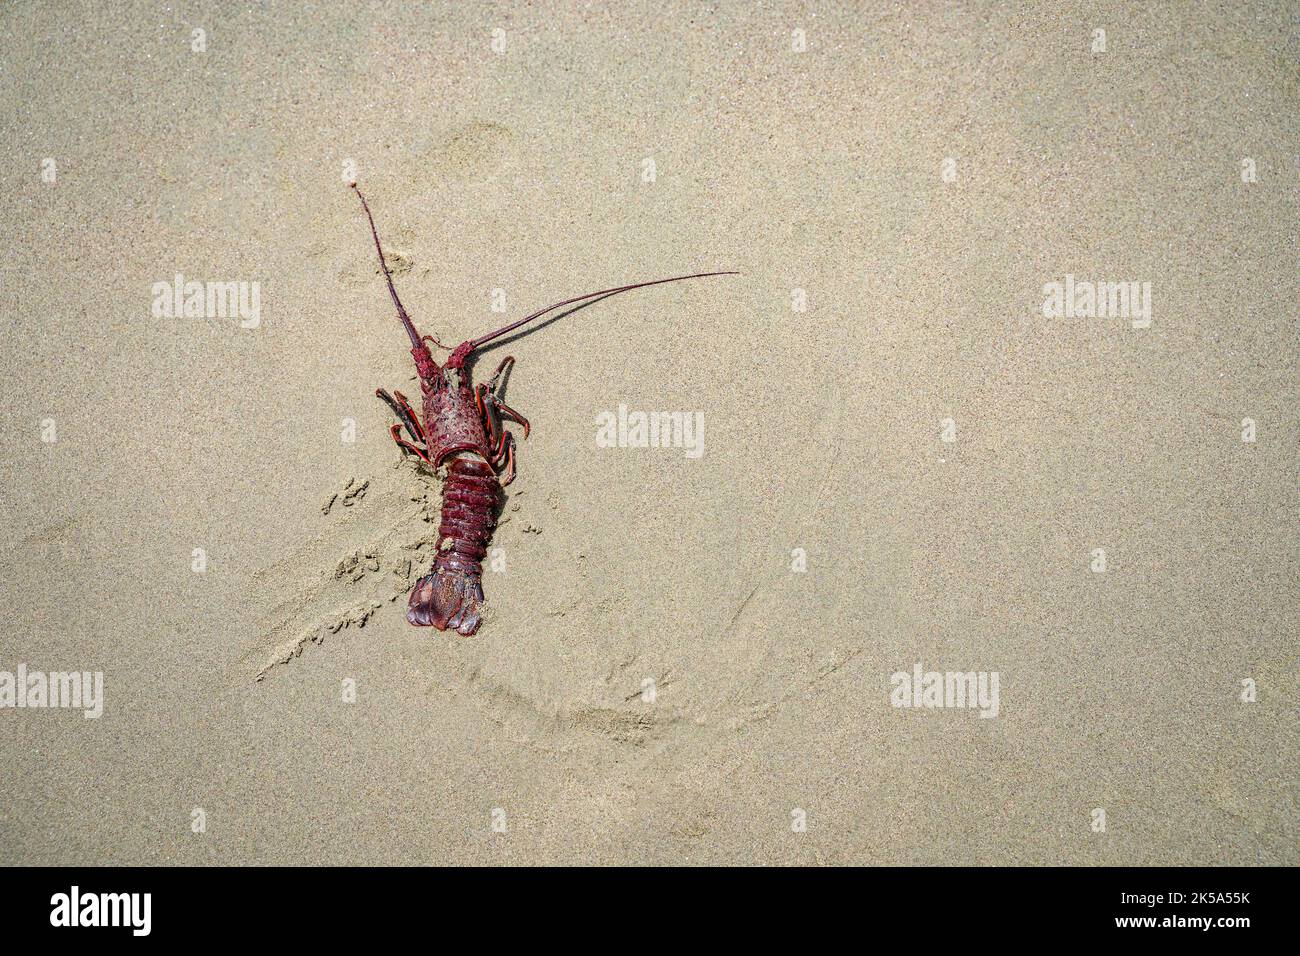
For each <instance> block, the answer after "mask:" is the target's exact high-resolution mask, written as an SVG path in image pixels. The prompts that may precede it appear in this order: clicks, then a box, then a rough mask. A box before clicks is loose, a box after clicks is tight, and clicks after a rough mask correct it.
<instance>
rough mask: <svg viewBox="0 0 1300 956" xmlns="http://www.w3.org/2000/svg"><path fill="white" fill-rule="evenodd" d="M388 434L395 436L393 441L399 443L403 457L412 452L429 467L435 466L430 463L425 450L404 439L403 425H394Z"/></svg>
mask: <svg viewBox="0 0 1300 956" xmlns="http://www.w3.org/2000/svg"><path fill="white" fill-rule="evenodd" d="M388 433H389V434H390V435H392V436H393V441H395V442H397V447H398V448H400V449H402V454H403V455H405V454H406V453H407V452H408V451H409V452H412V453H413V454H414V455H415V456H416V457H417V458H419V459H420V460H421V461H423V462H424V463H425V464H428V465H432V464H433V462H431V461H429V453H428V452H427V451H426V450H425V449H423V448H420V447H418V446H416V445H412V444H411V443H410V442H409V441H407V440H406V439H405V438H403V437H402V426H401V425H394V426H393V427H392V428H390V429H389V430H388Z"/></svg>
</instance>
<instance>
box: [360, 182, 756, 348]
mask: <svg viewBox="0 0 1300 956" xmlns="http://www.w3.org/2000/svg"><path fill="white" fill-rule="evenodd" d="M363 201H364V200H363ZM738 275H740V273H739V272H697V273H695V274H694V275H689V276H673V277H672V278H671V279H655V280H654V281H653V282H635V283H633V284H632V285H621V286H617V287H616V288H613V289H602V290H601V291H599V292H588V293H587V294H586V295H578V296H574V297H573V298H572V299H565V300H564V301H563V302H557V303H555V304H554V305H548V306H547V307H546V308H544V309H539V310H538V311H536V312H534V313H533V314H532V315H526V316H524V317H523V318H522V319H520V320H519V321H518V322H511V323H510V324H509V325H507V326H505V327H503V328H500V329H497V330H496V331H495V332H489V333H488V334H487V335H480V336H479V337H478V338H476V339H474V340H473V341H472V342H470V343H469V344H470V351H473V350H474V349H476V348H478V347H479V346H480V345H483V344H484V343H486V342H491V341H492V340H493V339H495V338H497V337H499V336H502V335H505V334H506V333H507V332H513V331H514V330H515V329H517V328H519V326H521V325H525V324H526V323H528V322H531V321H533V319H538V318H541V317H542V316H543V315H545V314H546V313H547V312H551V311H553V310H555V309H558V308H559V307H560V306H562V305H572V304H573V303H574V302H581V301H583V300H584V299H595V298H597V297H598V296H602V295H616V294H617V293H619V292H630V291H631V290H633V289H644V288H645V287H646V286H648V285H663V284H664V283H665V282H681V281H682V280H683V279H703V278H705V277H707V276H738Z"/></svg>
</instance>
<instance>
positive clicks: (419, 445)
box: [352, 183, 736, 634]
mask: <svg viewBox="0 0 1300 956" xmlns="http://www.w3.org/2000/svg"><path fill="white" fill-rule="evenodd" d="M352 188H353V189H356V191H357V197H358V198H359V199H360V200H361V207H362V208H363V209H364V210H365V212H366V218H367V219H368V220H369V222H370V234H371V236H373V237H374V240H375V250H376V251H377V252H378V253H379V266H380V268H381V269H382V270H383V273H384V279H385V281H387V283H388V292H389V295H391V296H392V299H393V305H394V306H396V308H397V317H398V318H399V319H401V321H402V325H403V326H404V327H405V329H406V334H407V336H408V337H409V338H410V340H411V356H412V357H413V358H414V359H415V369H416V371H417V372H418V373H419V375H420V390H421V392H422V393H423V401H422V403H421V404H422V409H421V412H422V414H416V411H415V409H413V408H412V407H411V403H410V402H409V401H407V399H406V396H404V395H403V394H402V393H401V392H397V391H394V392H393V394H392V395H390V394H389V393H388V392H386V391H385V390H384V389H382V388H381V389H378V390H377V391H376V392H375V394H376V395H378V396H379V397H380V398H382V399H383V400H384V401H385V402H386V403H387V404H388V406H389V407H390V408H391V409H392V410H393V413H394V414H395V415H397V418H398V419H399V421H398V423H397V424H395V425H393V426H392V429H391V432H392V436H393V441H395V442H396V443H397V447H398V448H400V449H401V450H402V454H403V455H415V456H416V457H417V458H419V459H420V460H421V461H423V462H425V463H427V464H428V465H429V466H430V467H432V468H435V469H437V468H441V467H445V474H444V476H443V488H442V519H441V522H440V524H439V525H438V556H437V557H436V558H434V561H433V569H432V570H431V571H430V572H429V573H428V574H426V575H425V576H424V577H422V578H420V580H419V581H417V582H416V584H415V588H414V589H413V590H412V591H411V597H410V600H409V601H408V602H407V608H406V619H407V620H408V621H410V622H411V623H412V624H417V625H422V626H429V625H431V626H433V627H436V628H438V629H439V630H440V631H445V630H454V631H458V632H460V633H461V634H473V633H474V632H475V631H477V630H478V627H479V624H480V623H481V622H482V610H483V605H484V603H485V602H484V598H483V570H482V562H483V558H484V556H485V555H486V554H487V547H488V543H489V542H490V541H491V540H492V531H493V529H494V528H495V527H496V516H497V512H498V511H499V510H500V507H501V503H502V500H503V499H504V492H503V491H502V489H503V488H504V487H505V486H506V485H508V484H510V482H512V481H513V480H514V478H515V438H514V435H513V434H511V433H510V432H508V431H507V430H506V427H505V423H507V422H513V423H515V424H517V425H521V426H523V429H524V438H525V439H526V438H527V437H528V433H529V431H530V427H529V424H528V420H527V419H526V418H524V417H523V416H522V415H520V414H519V413H518V412H516V411H515V410H514V409H513V408H511V407H510V406H509V405H507V404H506V403H505V402H504V401H503V400H502V398H501V393H502V391H503V385H504V379H505V377H506V376H507V375H508V373H509V370H510V369H511V368H512V367H513V365H514V361H515V360H514V357H513V356H507V357H506V358H504V359H502V361H501V364H500V365H498V366H497V368H496V371H495V372H493V374H492V378H491V379H490V380H489V381H487V382H480V383H479V384H478V385H475V384H474V383H473V379H472V376H471V374H470V370H469V368H468V367H467V364H466V363H467V362H468V361H469V359H470V357H471V356H472V355H473V353H474V352H475V351H476V350H478V349H479V348H481V347H482V346H484V345H486V344H487V343H488V342H490V341H492V340H493V339H496V338H499V337H500V336H502V335H505V334H506V333H508V332H513V331H514V330H515V329H517V328H519V327H520V326H522V325H524V324H525V323H528V322H531V321H533V320H534V319H536V318H539V317H541V316H543V315H545V314H546V313H548V312H552V311H554V310H555V309H558V308H560V307H561V306H565V305H572V304H574V303H578V302H583V301H586V300H589V299H597V298H600V297H601V296H606V295H615V294H617V293H619V292H627V291H629V290H631V289H640V288H643V287H645V286H651V285H660V284H662V283H665V282H678V281H680V280H682V279H700V278H704V277H705V276H717V275H736V273H734V272H698V273H695V274H694V275H688V276H674V277H673V278H671V279H656V280H654V281H652V282H636V283H633V284H632V285H624V286H618V287H616V288H613V289H603V290H601V291H600V292H589V293H587V294H586V295H580V296H575V297H574V298H572V299H565V300H564V301H563V302H557V303H555V304H554V305H550V306H547V307H546V308H544V309H540V310H539V311H537V312H534V313H532V314H531V315H527V316H525V317H524V318H522V319H520V320H518V321H517V322H512V323H510V324H509V325H507V326H504V327H503V328H500V329H497V330H496V331H494V332H489V333H488V334H487V335H481V336H479V337H478V338H476V339H471V340H469V341H467V342H462V343H461V344H460V345H458V346H456V347H455V348H454V349H447V351H450V353H451V354H450V355H448V356H447V361H446V362H445V363H444V364H442V365H439V364H438V363H437V362H436V361H434V358H433V353H432V352H430V351H429V346H428V344H427V343H429V342H432V343H433V344H434V345H435V346H437V347H438V348H441V349H446V348H447V347H446V346H444V345H443V344H442V343H441V342H439V341H438V340H437V339H435V338H434V337H433V336H429V335H426V336H423V337H422V336H421V335H420V334H419V333H418V332H416V330H415V325H414V324H413V323H412V322H411V317H410V316H409V315H407V314H406V309H404V308H403V307H402V301H401V299H399V298H398V297H397V289H396V288H395V287H394V286H393V276H392V273H390V272H389V270H388V263H387V262H385V261H384V249H383V246H382V245H380V242H379V232H378V230H377V229H376V228H375V218H374V216H372V215H371V214H370V206H369V205H367V203H366V199H365V197H364V196H362V195H361V190H359V189H357V188H356V184H355V183H353V184H352ZM403 428H405V430H406V435H407V436H408V437H405V438H404V437H402V429H403Z"/></svg>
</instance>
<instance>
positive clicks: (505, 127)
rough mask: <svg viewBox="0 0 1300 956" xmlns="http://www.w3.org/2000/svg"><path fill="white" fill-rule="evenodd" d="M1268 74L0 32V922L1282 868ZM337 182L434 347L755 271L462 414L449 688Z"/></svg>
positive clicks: (1083, 13)
mask: <svg viewBox="0 0 1300 956" xmlns="http://www.w3.org/2000/svg"><path fill="white" fill-rule="evenodd" d="M1298 18H1300V6H1297V5H1296V4H1295V3H1248V2H1227V0H1224V2H1207V3H1196V4H1192V3H1170V4H1151V5H1146V4H1118V3H1117V4H1109V3H1083V2H1066V3H1060V4H1031V3H1026V4H1003V3H966V4H961V5H955V6H948V5H941V4H930V3H863V4H854V5H839V4H835V5H830V4H827V5H821V4H788V5H787V4H780V3H765V4H741V3H736V4H726V5H722V7H721V8H717V7H710V6H706V5H697V4H685V3H677V2H666V3H653V4H649V3H647V4H643V5H639V6H638V5H628V4H615V5H610V6H609V8H604V5H600V4H585V3H557V4H551V3H537V4H532V5H527V6H515V5H504V4H502V5H484V4H447V5H443V4H433V3H418V4H417V3H396V2H394V3H368V2H358V3H340V4H332V3H319V4H297V3H288V2H268V3H242V4H216V3H191V2H181V3H173V4H159V3H113V4H90V3H85V4H78V3H50V4H35V3H9V4H5V5H4V6H3V8H2V9H0V67H2V70H3V74H2V75H3V80H4V82H3V83H2V84H0V102H2V103H3V110H2V117H0V132H2V133H3V136H2V137H0V157H3V172H2V173H0V175H2V176H3V182H4V193H5V199H4V204H5V207H6V213H5V215H4V217H3V221H2V222H0V236H2V238H3V240H4V248H5V250H6V255H5V257H4V262H3V265H2V266H0V307H2V311H0V315H2V317H3V321H4V340H5V348H4V358H3V361H2V362H0V376H2V378H3V382H4V396H5V401H4V402H3V405H2V406H0V425H2V431H3V440H4V454H3V482H4V489H5V508H4V511H3V517H2V518H0V521H3V533H4V541H5V542H6V544H7V545H8V547H7V548H6V549H5V554H4V556H3V558H2V559H0V560H2V561H3V574H2V576H0V580H3V588H4V597H5V602H6V605H7V606H8V608H9V613H8V615H7V620H6V624H5V627H4V629H3V632H2V633H0V672H16V668H17V667H18V665H20V664H22V665H25V667H26V668H28V669H29V670H33V671H35V670H39V671H44V672H51V671H73V670H75V671H79V672H80V671H85V672H102V674H103V681H104V700H103V713H102V716H100V717H98V719H85V718H84V717H83V716H82V715H81V714H80V713H78V712H76V711H75V710H72V709H66V708H62V709H56V708H50V707H46V708H44V709H37V708H23V709H19V708H17V707H14V708H12V709H10V708H5V707H0V763H2V764H3V767H4V772H3V773H0V863H4V864H52V863H63V864H85V863H144V864H151V863H176V864H211V863H239V864H263V863H381V864H387V863H457V864H539V863H559V864H569V863H612V864H667V863H691V864H700V863H765V864H799V863H821V864H847V863H870V864H884V863H905V864H913V863H915V864H938V863H945V864H1058V863H1070V864H1085V865H1094V864H1095V865H1115V864H1139V865H1145V864H1296V863H1300V849H1297V846H1298V844H1297V837H1298V836H1300V825H1298V823H1297V779H1300V759H1298V750H1297V740H1300V733H1298V731H1300V726H1298V724H1300V721H1298V720H1297V709H1296V700H1297V693H1298V692H1300V680H1298V671H1297V660H1298V657H1300V655H1298V654H1297V635H1298V634H1300V627H1298V624H1300V615H1298V614H1297V608H1298V607H1300V602H1298V600H1297V599H1298V598H1300V586H1298V574H1297V570H1298V567H1297V531H1298V530H1300V529H1298V528H1297V514H1298V511H1297V504H1298V503H1300V502H1298V501H1297V494H1296V488H1297V482H1296V477H1297V468H1296V465H1297V425H1298V424H1300V422H1298V421H1297V408H1298V407H1300V406H1298V405H1297V398H1298V397H1300V396H1298V395H1297V375H1296V367H1297V362H1296V359H1297V329H1296V302H1297V291H1300V290H1298V288H1297V275H1300V271H1298V269H1297V265H1298V264H1300V263H1298V259H1297V246H1296V223H1297V213H1298V212H1300V191H1298V189H1297V166H1296V157H1297V132H1298V130H1300V122H1298V120H1297V117H1298V115H1300V113H1298V107H1300V76H1298V74H1297V62H1300V57H1298V54H1300V34H1298V33H1297V31H1298V30H1300V26H1298V22H1300V21H1298ZM1099 29H1100V30H1104V31H1105V36H1104V42H1102V43H1101V44H1100V45H1101V46H1103V47H1104V49H1101V48H1099V39H1100V37H1099V35H1098V34H1097V33H1096V32H1095V31H1097V30H1099ZM196 30H201V31H202V33H201V34H196V33H195V32H194V31H196ZM494 31H500V32H494ZM196 47H198V49H196ZM349 175H355V176H356V178H357V181H358V182H359V184H360V185H361V187H362V189H363V190H364V191H365V193H366V196H367V198H368V200H369V201H370V203H371V206H372V208H373V210H374V213H375V217H376V220H377V223H378V225H379V229H380V231H381V234H382V235H383V237H384V240H385V242H386V244H387V247H388V252H389V261H390V262H391V263H392V265H393V268H394V272H395V274H396V282H397V285H398V288H399V291H400V292H401V295H402V298H403V300H404V302H405V304H406V306H407V308H408V309H409V311H410V312H411V314H412V316H413V317H414V319H415V321H416V323H417V324H418V325H419V327H420V330H421V332H427V333H431V334H434V335H436V336H438V337H439V338H440V339H442V340H444V341H447V342H450V343H455V342H459V341H461V340H464V339H467V338H472V337H474V336H477V335H480V334H482V333H484V332H486V331H488V330H490V329H492V328H495V327H498V326H500V325H503V324H505V323H506V322H507V321H510V320H512V319H515V318H518V317H521V316H523V315H525V314H527V313H528V312H530V311H532V310H533V309H536V308H540V307H541V306H543V305H546V304H548V303H550V302H553V301H557V300H560V299H563V298H567V297H569V296H574V295H578V294H580V293H583V292H589V291H593V290H597V289H601V288H605V287H609V286H615V285H619V284H621V283H626V282H633V281H637V280H641V279H654V278H661V277H666V276H673V275H679V274H682V273H690V272H698V271H705V270H714V269H734V270H739V271H740V272H741V273H742V275H740V276H729V277H721V278H711V279H702V280H698V281H692V282H683V283H677V284H671V285H665V286H660V287H657V288H652V289H645V290H640V291H636V292H632V293H629V294H626V295H620V296H617V297H614V298H610V299H607V300H605V301H601V302H599V303H597V304H594V305H591V306H589V307H587V308H584V309H581V310H579V311H577V312H574V313H572V314H570V315H566V316H565V317H564V318H562V319H560V320H559V321H557V322H554V323H551V324H549V325H547V326H545V327H544V328H541V329H539V330H538V331H536V332H534V333H532V334H529V335H525V336H523V337H520V338H517V339H514V340H513V341H511V342H510V343H509V345H508V347H506V348H500V349H493V350H491V351H489V352H487V353H485V355H484V356H483V357H482V358H481V359H480V360H479V362H478V364H477V366H476V367H475V371H476V373H477V374H478V375H479V376H480V377H482V376H484V375H485V374H490V372H491V370H492V369H493V368H494V367H495V366H496V364H497V362H498V361H499V360H500V359H501V358H502V357H503V356H504V355H505V354H507V353H509V354H512V355H514V356H515V357H516V358H517V360H518V364H517V365H516V367H515V369H514V371H513V372H512V374H511V376H510V379H509V385H508V389H507V393H506V395H507V399H508V401H509V403H510V405H511V406H513V407H514V408H516V409H518V410H519V411H520V412H522V413H523V414H525V415H527V416H528V417H529V418H530V419H531V422H532V426H533V427H532V434H531V436H530V438H529V439H528V440H527V441H526V442H525V441H523V440H522V434H520V435H519V438H520V442H519V477H518V480H516V481H515V482H514V484H512V485H511V486H510V488H509V489H508V499H507V501H506V503H505V506H504V509H503V511H502V523H501V525H500V527H499V529H498V530H497V533H496V536H495V538H494V539H493V542H492V546H493V547H494V548H495V549H498V550H497V551H496V552H494V554H495V558H496V563H497V566H496V567H487V568H485V572H484V590H485V591H486V593H487V596H488V600H489V604H488V609H487V616H486V619H485V623H484V624H483V626H482V628H481V630H480V631H479V632H478V634H477V635H475V636H473V637H461V636H458V635H454V634H451V635H449V634H446V633H442V632H439V631H436V630H433V629H423V628H414V627H411V626H409V625H408V624H407V623H406V621H405V617H404V610H405V602H406V594H407V592H408V591H409V589H410V588H411V586H412V583H413V581H414V580H415V578H416V577H418V576H419V575H420V574H422V573H423V572H424V571H425V570H426V569H427V568H428V566H429V563H430V561H431V560H432V556H433V555H434V553H435V551H436V549H437V548H438V547H439V540H438V535H437V527H436V518H437V514H438V510H439V506H440V487H439V482H438V480H437V478H436V477H435V476H433V475H431V474H429V473H427V472H426V471H423V470H422V469H420V468H417V467H416V466H415V465H414V464H412V463H411V462H410V461H403V460H402V459H401V457H400V456H399V453H398V450H397V448H396V447H395V446H394V445H393V443H392V441H391V439H390V437H389V435H388V427H389V425H390V424H391V423H392V421H393V417H392V414H391V413H390V411H389V410H388V408H386V407H385V406H384V405H383V404H382V403H381V402H379V401H378V400H377V399H376V398H375V396H374V390H375V389H376V388H377V387H384V388H387V389H389V390H392V389H400V390H402V391H403V392H405V393H406V394H407V395H410V396H418V394H419V383H418V381H417V378H416V374H415V369H414V366H413V364H412V362H411V358H410V354H409V343H408V342H407V341H406V338H405V336H404V334H403V332H402V329H401V327H400V325H399V324H398V322H397V320H396V318H395V316H394V312H393V308H392V304H391V303H390V302H389V299H388V295H387V292H386V290H385V287H384V284H383V279H382V276H381V275H380V272H379V269H378V264H377V260H376V256H375V252H374V249H373V247H372V245H371V240H370V235H369V232H368V229H367V227H366V224H365V219H364V216H363V214H362V212H361V209H360V206H359V204H358V202H357V199H356V196H355V195H354V194H353V192H352V191H351V190H350V189H349V188H348V187H347V185H346V180H347V178H348V177H349ZM178 274H180V275H182V276H183V277H184V281H198V282H205V283H206V282H213V283H218V282H220V283H225V282H235V283H249V284H252V283H256V287H257V290H258V295H259V300H258V314H257V317H256V318H257V321H256V322H252V321H250V320H247V319H244V318H241V317H240V316H237V315H226V316H221V315H200V316H186V315H184V314H182V315H179V316H178V315H170V316H169V315H166V314H156V313H157V312H158V309H157V308H155V305H156V302H155V299H156V296H155V293H154V291H153V287H154V286H155V284H156V283H164V284H171V283H173V280H174V277H175V276H176V275H178ZM1067 276H1070V277H1073V278H1071V279H1070V280H1069V281H1070V283H1072V284H1073V283H1076V282H1084V281H1086V282H1094V281H1107V282H1124V283H1130V282H1131V283H1135V284H1136V288H1137V289H1138V290H1141V289H1142V288H1143V287H1145V288H1146V289H1148V290H1149V295H1150V300H1149V301H1150V311H1149V315H1148V316H1146V318H1147V319H1149V321H1145V320H1144V319H1143V317H1142V316H1141V315H1139V314H1138V308H1139V303H1140V301H1141V296H1140V294H1139V296H1138V297H1136V298H1134V299H1133V302H1132V304H1133V310H1134V311H1133V314H1132V315H1128V314H1121V315H1097V314H1094V315H1088V314H1087V311H1086V308H1085V306H1084V305H1083V304H1081V303H1082V302H1083V300H1082V299H1080V298H1077V297H1075V298H1072V299H1071V302H1070V305H1071V309H1070V314H1059V315H1058V314H1050V313H1051V309H1050V308H1045V306H1046V305H1049V303H1048V302H1047V300H1048V299H1049V298H1050V295H1051V293H1050V284H1051V283H1058V282H1059V283H1062V284H1064V283H1066V281H1067V279H1066V277H1067ZM250 288H251V286H250ZM1075 289H1076V292H1077V286H1075ZM1103 298H1104V296H1103ZM1075 305H1078V306H1079V308H1078V309H1075V308H1074V306H1075ZM494 307H495V308H494ZM182 311H183V310H182ZM1045 313H1048V314H1045ZM620 406H626V409H627V410H628V411H632V412H635V411H638V410H642V411H653V412H682V413H685V414H686V415H687V416H691V417H692V420H694V416H696V415H702V416H703V421H704V423H705V425H704V432H703V444H702V446H701V449H700V450H701V451H702V453H701V454H699V455H698V456H695V455H692V454H688V451H689V449H687V448H684V447H660V448H635V447H617V446H616V447H601V446H600V444H599V443H598V441H597V431H598V424H597V422H598V419H599V418H600V416H602V414H603V413H611V414H614V415H617V414H618V410H619V407H620ZM431 521H433V522H434V523H432V524H431V523H430V522H431ZM917 664H920V665H921V666H922V672H925V671H929V670H934V671H938V672H949V671H951V672H961V673H966V672H972V673H975V672H978V673H981V674H985V675H994V674H995V675H996V676H997V679H998V688H999V691H998V694H999V697H998V706H997V713H996V716H992V717H988V718H984V717H981V715H980V712H979V710H978V709H977V708H971V707H965V708H961V707H947V706H944V707H926V706H914V707H901V706H895V704H896V703H897V702H898V701H897V694H896V691H897V687H898V684H897V683H896V681H897V679H896V678H895V676H894V675H896V674H905V675H911V674H912V673H913V669H914V667H915V666H916V665H917ZM2 680H3V675H2V674H0V681H2ZM0 703H3V688H2V687H0ZM945 703H946V701H945ZM1098 811H1101V812H1102V815H1099V814H1098Z"/></svg>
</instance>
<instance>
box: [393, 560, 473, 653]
mask: <svg viewBox="0 0 1300 956" xmlns="http://www.w3.org/2000/svg"><path fill="white" fill-rule="evenodd" d="M484 603H485V602H484V600H483V583H482V580H481V579H480V578H479V576H478V575H477V574H474V573H471V572H465V571H460V570H457V569H451V568H443V569H439V570H436V571H433V572H432V573H430V574H426V575H425V576H424V577H422V578H420V580H419V581H418V582H417V583H416V585H415V590H414V591H412V592H411V599H410V601H409V602H408V604H407V607H406V619H407V620H408V621H410V622H411V623H412V624H415V625H417V626H421V627H436V628H437V629H438V630H440V631H447V630H451V631H457V632H459V633H461V634H464V635H466V636H468V635H470V634H473V633H474V632H475V631H477V630H478V626H479V624H480V623H482V620H483V616H482V609H483V605H484Z"/></svg>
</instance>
